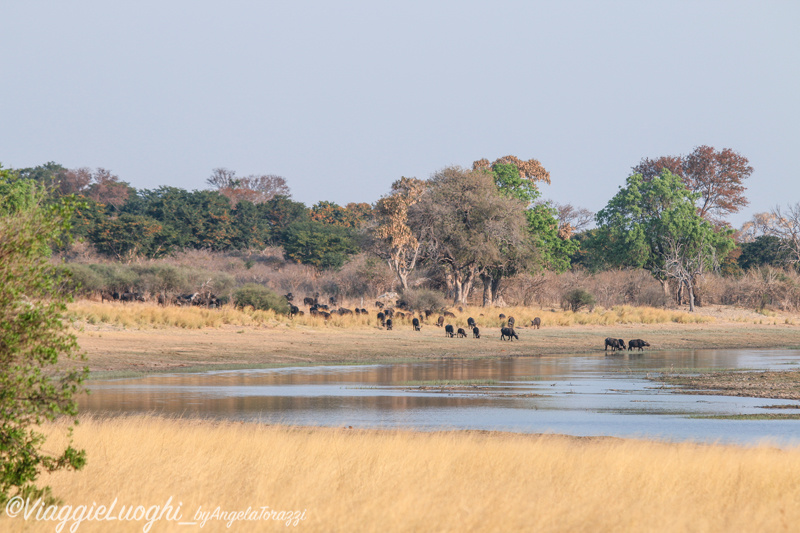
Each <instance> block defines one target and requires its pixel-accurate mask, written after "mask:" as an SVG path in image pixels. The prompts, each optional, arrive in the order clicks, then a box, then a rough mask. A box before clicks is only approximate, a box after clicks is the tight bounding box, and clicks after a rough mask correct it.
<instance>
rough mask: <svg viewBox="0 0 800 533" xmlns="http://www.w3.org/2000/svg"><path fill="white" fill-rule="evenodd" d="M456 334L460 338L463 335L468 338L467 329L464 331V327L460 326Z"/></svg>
mask: <svg viewBox="0 0 800 533" xmlns="http://www.w3.org/2000/svg"><path fill="white" fill-rule="evenodd" d="M456 336H457V337H458V338H459V339H460V338H461V337H464V338H465V339H466V338H467V332H466V331H464V328H458V332H457V333H456Z"/></svg>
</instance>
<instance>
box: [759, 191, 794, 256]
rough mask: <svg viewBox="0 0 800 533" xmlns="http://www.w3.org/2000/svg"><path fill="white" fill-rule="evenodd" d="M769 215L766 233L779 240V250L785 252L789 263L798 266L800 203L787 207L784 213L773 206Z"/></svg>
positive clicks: (778, 207) (779, 208)
mask: <svg viewBox="0 0 800 533" xmlns="http://www.w3.org/2000/svg"><path fill="white" fill-rule="evenodd" d="M770 215H771V220H770V222H769V226H768V227H767V228H766V233H767V234H768V235H774V236H776V237H778V238H779V239H780V240H781V248H782V249H784V250H786V251H787V253H788V256H789V259H788V261H789V263H791V264H795V265H797V264H800V203H796V204H794V205H790V206H788V207H787V208H786V210H785V211H784V210H783V209H781V207H780V206H775V208H774V209H772V211H771V212H770Z"/></svg>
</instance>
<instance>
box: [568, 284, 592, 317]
mask: <svg viewBox="0 0 800 533" xmlns="http://www.w3.org/2000/svg"><path fill="white" fill-rule="evenodd" d="M594 304H595V299H594V296H592V294H591V293H590V292H588V291H585V290H583V289H573V290H571V291H569V292H568V293H566V294H565V295H564V303H563V304H562V307H563V308H564V309H570V310H572V311H573V312H578V311H579V310H580V309H582V308H584V307H590V308H591V307H594Z"/></svg>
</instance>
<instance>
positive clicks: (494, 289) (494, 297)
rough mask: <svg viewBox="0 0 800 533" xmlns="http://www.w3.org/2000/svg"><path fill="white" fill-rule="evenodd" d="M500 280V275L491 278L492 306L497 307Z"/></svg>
mask: <svg viewBox="0 0 800 533" xmlns="http://www.w3.org/2000/svg"><path fill="white" fill-rule="evenodd" d="M502 279H503V276H501V275H498V276H497V277H496V278H492V305H497V300H498V299H500V281H501V280H502Z"/></svg>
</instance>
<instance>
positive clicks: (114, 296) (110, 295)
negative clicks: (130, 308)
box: [100, 291, 119, 303]
mask: <svg viewBox="0 0 800 533" xmlns="http://www.w3.org/2000/svg"><path fill="white" fill-rule="evenodd" d="M106 300H108V301H112V300H119V293H118V292H106V291H103V292H101V293H100V302H101V303H102V302H105V301H106Z"/></svg>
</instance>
